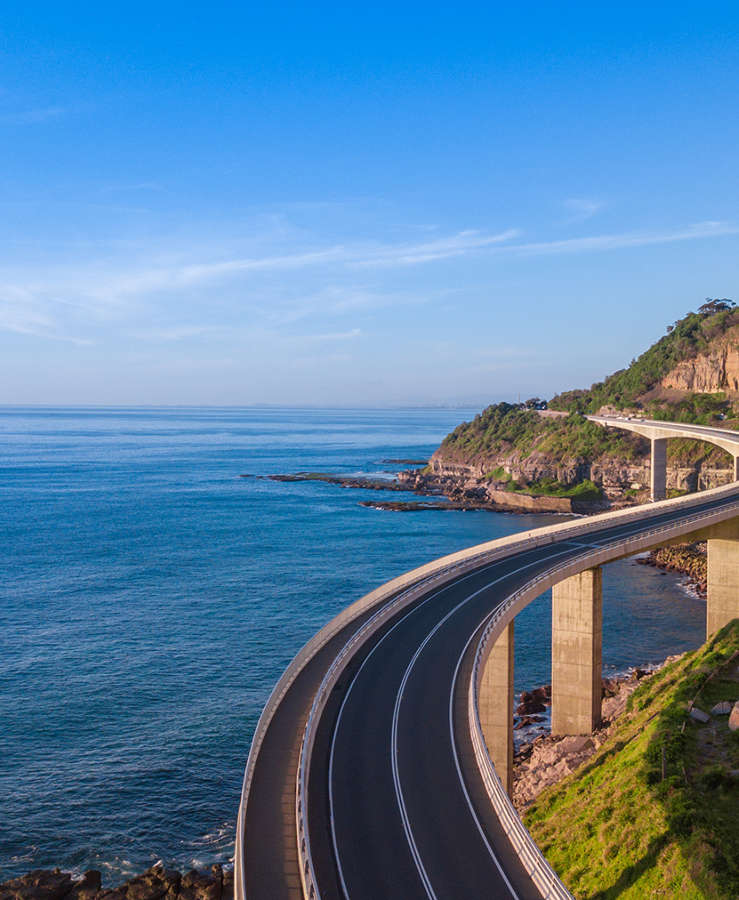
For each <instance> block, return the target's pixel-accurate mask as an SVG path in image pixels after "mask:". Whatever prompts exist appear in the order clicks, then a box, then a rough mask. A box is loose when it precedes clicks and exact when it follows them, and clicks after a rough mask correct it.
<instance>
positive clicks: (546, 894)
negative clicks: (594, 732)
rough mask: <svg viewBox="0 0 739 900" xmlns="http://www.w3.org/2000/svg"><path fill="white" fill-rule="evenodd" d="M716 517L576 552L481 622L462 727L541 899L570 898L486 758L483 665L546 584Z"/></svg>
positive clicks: (709, 515) (728, 509) (738, 505)
mask: <svg viewBox="0 0 739 900" xmlns="http://www.w3.org/2000/svg"><path fill="white" fill-rule="evenodd" d="M732 510H733V511H734V513H735V515H739V503H735V504H732V505H731V506H727V507H722V509H721V510H720V513H721V518H722V519H723V518H725V517H726V513H730V512H731V511H732ZM716 518H717V516H716V513H715V511H711V512H708V513H704V514H702V515H699V516H692V517H688V518H687V519H681V520H680V523H679V524H669V525H664V526H662V527H660V528H654V529H650V530H649V531H643V532H640V533H639V534H638V535H635V536H633V537H630V538H616V539H615V540H614V541H613V542H611V543H609V544H606V545H603V546H601V547H599V548H598V549H597V550H591V551H589V552H586V553H582V554H579V555H578V556H577V557H575V558H574V559H570V560H568V561H567V562H566V563H560V564H558V565H556V566H553V567H552V568H551V569H548V570H547V571H546V572H543V573H541V574H540V575H537V576H536V577H535V578H532V579H531V580H530V581H528V582H527V583H526V584H525V585H524V586H523V587H522V588H521V589H520V590H518V591H516V592H515V593H514V594H511V595H510V596H509V597H508V598H506V600H505V601H504V602H503V603H502V604H501V605H500V606H499V607H498V609H497V610H496V611H495V613H493V615H492V616H491V617H490V619H489V621H488V623H487V625H486V626H485V629H484V631H483V633H482V635H481V637H480V641H479V643H478V645H477V650H476V652H475V659H474V662H473V666H472V677H471V678H470V687H469V693H468V725H469V729H470V734H471V737H472V745H473V748H474V753H475V761H476V762H477V767H478V769H479V771H480V775H481V777H482V780H483V783H484V785H485V789H486V791H487V794H488V797H489V799H490V802H491V804H492V806H493V808H494V810H495V813H496V815H497V817H498V820H499V821H500V823H501V825H502V826H503V830H504V831H505V833H506V835H507V837H508V839H509V840H510V842H511V844H512V846H513V847H514V849H515V851H516V854H517V855H518V857H519V859H520V860H521V863H522V864H523V867H524V869H525V870H526V872H527V873H528V875H529V876H530V878H531V880H532V881H533V882H534V884H535V885H536V887H537V889H538V890H539V892H540V893H541V895H542V897H543V898H561V900H572V895H571V894H570V892H569V891H568V890H567V888H566V887H565V886H564V884H563V883H562V882H561V881H560V879H559V877H558V876H557V873H556V872H555V871H554V869H553V868H552V867H551V866H550V865H549V863H548V862H547V860H546V858H545V856H544V854H543V853H542V852H541V850H540V849H539V847H538V846H537V844H536V842H535V841H534V839H533V838H532V837H531V835H530V834H529V832H528V830H527V829H526V827H525V825H524V824H523V822H522V821H521V818H520V817H519V815H518V813H517V812H516V809H515V807H514V806H513V803H512V802H511V799H510V797H509V796H508V794H507V793H506V790H505V788H504V787H503V783H502V782H501V780H500V778H499V777H498V773H497V772H496V771H495V766H494V765H493V762H492V760H491V759H490V755H489V753H488V749H487V746H486V744H485V738H484V735H483V732H482V725H481V723H480V704H479V701H480V687H481V684H482V678H483V673H484V670H485V663H486V661H487V659H488V657H489V655H490V653H491V651H492V649H493V646H494V644H495V642H496V640H497V639H498V637H500V635H501V634H502V633H503V630H504V629H505V628H506V627H507V626H508V625H509V624H510V622H512V621H513V620H514V618H515V617H516V615H517V614H518V613H519V612H521V610H522V609H523V608H524V607H525V606H527V605H528V604H529V603H530V602H531V601H532V600H534V599H535V598H536V597H538V596H540V595H541V594H542V593H543V592H544V591H546V590H548V589H549V588H550V587H552V585H554V584H557V582H559V581H562V580H563V579H565V578H568V577H570V575H575V574H577V573H578V572H582V571H583V570H584V569H589V568H593V567H595V566H598V565H601V564H603V563H605V562H607V561H609V560H612V559H613V558H614V557H621V556H623V555H624V553H626V554H629V551H631V552H633V553H638V552H639V550H640V549H642V548H643V547H644V545H645V544H646V545H649V544H651V543H653V541H654V538H655V537H657V536H666V537H671V536H672V534H671V533H674V532H675V531H680V532H683V533H685V528H686V527H687V528H689V529H690V530H691V531H692V530H698V529H699V528H701V527H706V526H708V525H711V524H713V523H714V522H715V521H716Z"/></svg>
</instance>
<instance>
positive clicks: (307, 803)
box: [235, 416, 739, 900]
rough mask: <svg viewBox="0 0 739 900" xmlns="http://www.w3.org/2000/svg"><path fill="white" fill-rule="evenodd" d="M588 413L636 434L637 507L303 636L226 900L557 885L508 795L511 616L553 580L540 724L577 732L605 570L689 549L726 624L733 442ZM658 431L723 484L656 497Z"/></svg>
mask: <svg viewBox="0 0 739 900" xmlns="http://www.w3.org/2000/svg"><path fill="white" fill-rule="evenodd" d="M591 418H592V419H593V421H597V422H599V423H600V424H602V425H604V426H607V427H617V428H624V429H627V430H630V431H635V432H638V433H640V434H643V435H645V436H646V437H648V438H650V439H651V440H652V498H653V500H654V501H655V502H653V503H649V504H646V505H643V506H639V507H633V508H630V509H628V510H621V511H615V512H609V513H603V514H600V515H596V516H592V517H589V518H587V519H578V520H575V521H570V522H565V523H561V524H557V525H553V526H548V527H545V528H538V529H535V530H532V531H526V532H522V533H520V534H516V535H512V536H510V537H507V538H502V539H500V540H496V541H491V542H489V543H485V544H480V545H478V546H476V547H472V548H470V549H468V550H464V551H461V552H459V553H454V554H452V555H450V556H446V557H443V558H441V559H438V560H435V561H433V562H431V563H428V564H427V565H425V566H421V567H420V568H418V569H415V570H413V571H412V572H408V573H407V574H405V575H402V576H400V577H399V578H395V579H393V580H392V581H390V582H388V583H387V584H385V585H383V586H381V587H379V588H377V589H376V590H374V591H372V592H371V593H369V594H367V595H366V596H365V597H362V598H361V599H360V600H358V601H356V602H355V603H354V604H352V605H351V606H349V607H347V608H346V609H345V610H344V611H343V612H342V613H340V614H339V615H338V616H337V617H336V618H335V619H334V620H332V621H331V622H330V623H329V624H328V625H326V626H325V627H324V628H323V629H322V630H321V631H320V632H318V634H316V635H315V636H314V637H313V638H312V639H311V640H310V641H309V642H308V644H306V646H305V647H304V648H303V649H302V650H301V651H300V653H299V654H298V655H297V656H296V658H295V659H294V660H293V662H292V663H291V664H290V666H289V667H288V669H287V670H286V671H285V673H284V674H283V676H282V677H281V679H280V681H279V682H278V683H277V685H276V687H275V689H274V691H273V693H272V695H271V697H270V698H269V700H268V702H267V705H266V706H265V709H264V712H263V713H262V716H261V718H260V720H259V724H258V726H257V729H256V732H255V735H254V739H253V742H252V747H251V751H250V754H249V759H248V762H247V766H246V773H245V776H244V786H243V791H242V798H241V805H240V807H239V816H238V824H237V835H236V853H235V886H236V897H237V900H281V898H300V897H307V898H318V897H320V898H323V900H329V898H331V900H332V898H340V897H347V898H351V900H383V898H398V900H401V898H402V900H413V898H419V900H423V898H439V900H458V898H475V897H482V896H491V897H506V898H507V897H510V898H521V900H523V898H527V900H528V898H541V897H561V898H566V897H569V896H570V895H569V893H568V892H567V890H566V888H565V887H564V885H562V883H561V882H560V881H559V879H558V878H557V875H556V873H555V872H554V871H553V870H552V869H551V867H550V866H549V865H548V863H547V862H546V860H545V859H544V857H543V855H542V854H541V852H540V851H539V849H538V848H537V847H536V845H535V844H534V842H533V841H532V839H531V837H530V835H529V834H528V832H527V831H526V829H525V828H524V826H523V824H522V822H521V820H520V819H519V817H518V815H517V813H516V811H515V809H514V808H513V806H512V804H511V803H510V800H509V798H508V793H509V792H510V787H511V775H512V761H513V641H514V620H515V616H516V614H517V613H518V612H520V611H521V610H522V609H523V608H524V607H525V606H526V605H527V604H528V603H530V602H531V601H532V600H533V599H535V598H536V597H537V596H539V595H540V594H541V593H543V592H544V591H546V590H547V589H548V588H552V596H553V603H552V730H553V732H554V733H556V734H586V733H589V732H590V731H591V730H592V729H593V728H594V727H595V726H597V724H598V723H599V720H600V703H601V698H600V678H601V668H602V665H601V629H602V597H601V581H602V578H601V571H602V570H601V567H602V566H603V565H605V564H606V563H609V562H612V561H614V560H617V559H621V558H623V557H626V556H630V555H632V554H634V553H639V552H642V551H645V550H650V549H653V548H655V547H659V546H663V545H665V544H670V543H673V542H677V541H684V540H707V541H708V599H707V619H706V632H707V634H708V635H710V634H712V633H714V632H715V631H717V630H718V629H719V628H721V627H722V626H723V625H724V624H725V623H727V622H728V621H730V620H731V619H732V618H734V617H736V616H739V482H738V481H737V480H736V479H737V477H738V475H739V472H737V459H739V433H737V432H732V431H728V430H723V429H715V428H704V427H699V426H689V425H682V424H677V423H667V422H656V421H647V420H641V419H622V418H607V417H597V416H594V417H591ZM674 437H694V438H698V439H700V440H704V441H708V442H710V443H714V444H717V445H718V446H720V447H722V448H723V449H725V450H727V451H728V452H729V453H730V454H731V455H732V457H733V458H734V478H735V481H734V482H733V483H731V484H728V485H725V486H723V487H719V488H714V489H712V490H709V491H704V492H702V493H699V494H691V495H688V496H683V497H679V498H675V499H672V500H664V499H663V498H664V496H665V459H666V457H665V442H666V441H667V440H669V439H670V438H674Z"/></svg>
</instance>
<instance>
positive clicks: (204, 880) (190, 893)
mask: <svg viewBox="0 0 739 900" xmlns="http://www.w3.org/2000/svg"><path fill="white" fill-rule="evenodd" d="M213 868H214V869H218V870H219V871H218V872H217V873H215V872H211V873H208V872H198V871H197V869H191V870H190V871H189V872H187V873H186V874H185V875H183V876H182V882H181V884H180V898H181V900H221V890H222V885H223V877H222V873H221V871H220V866H214V867H213Z"/></svg>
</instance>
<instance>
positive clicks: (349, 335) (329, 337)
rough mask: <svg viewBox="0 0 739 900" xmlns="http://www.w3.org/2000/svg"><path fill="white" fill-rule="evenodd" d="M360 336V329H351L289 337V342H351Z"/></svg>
mask: <svg viewBox="0 0 739 900" xmlns="http://www.w3.org/2000/svg"><path fill="white" fill-rule="evenodd" d="M361 334H362V331H361V329H359V328H352V329H351V330H350V331H330V332H327V333H325V334H301V335H291V337H290V340H297V341H300V342H301V343H322V342H324V341H327V342H335V341H351V340H354V338H358V337H359V336H360V335H361Z"/></svg>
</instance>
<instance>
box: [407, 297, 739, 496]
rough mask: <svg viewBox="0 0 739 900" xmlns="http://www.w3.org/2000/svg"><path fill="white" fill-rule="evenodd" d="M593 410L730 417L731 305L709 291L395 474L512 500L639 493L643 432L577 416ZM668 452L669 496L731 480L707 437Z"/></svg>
mask: <svg viewBox="0 0 739 900" xmlns="http://www.w3.org/2000/svg"><path fill="white" fill-rule="evenodd" d="M594 413H601V414H618V415H624V414H626V415H638V416H642V417H645V418H654V419H664V420H671V421H678V422H693V423H696V424H703V425H711V426H713V427H729V428H739V309H737V308H736V307H735V306H734V305H733V303H731V302H730V301H708V302H707V303H705V304H703V306H701V307H700V309H699V310H698V312H695V313H688V315H686V316H685V317H683V318H682V319H679V320H678V321H677V322H676V323H675V324H674V325H671V326H669V327H668V329H667V334H665V335H664V336H663V337H662V338H660V339H659V340H658V341H657V342H656V343H654V344H653V345H652V346H651V347H650V348H649V349H648V350H647V351H645V352H644V353H643V354H642V355H641V356H640V357H639V358H638V359H635V360H633V361H632V362H631V364H630V365H629V366H628V368H626V369H622V370H620V371H619V372H615V373H614V374H613V375H610V376H609V377H607V378H606V379H605V380H604V381H602V382H599V383H597V384H594V385H592V386H591V387H590V388H588V389H586V390H572V391H567V392H565V393H563V394H559V395H557V396H555V397H553V398H552V399H551V400H550V401H549V402H548V403H547V402H546V401H543V400H541V399H539V398H538V397H534V398H532V399H531V400H528V401H526V402H525V403H497V404H493V405H491V406H489V407H487V408H486V409H484V410H483V411H482V412H481V413H480V414H479V415H477V416H475V418H474V419H473V420H472V421H470V422H463V423H462V424H460V425H459V426H458V427H457V428H455V429H454V431H452V432H451V434H448V435H447V436H446V437H445V438H444V440H443V441H442V443H441V445H440V446H439V447H438V449H437V450H436V451H435V452H434V453H433V455H432V456H431V459H430V460H429V462H428V464H427V465H426V466H424V467H423V468H416V469H414V470H411V471H404V472H401V473H399V476H398V480H399V483H400V484H401V485H405V486H406V487H407V488H408V489H409V490H414V491H417V492H420V493H426V492H430V493H442V494H444V495H445V496H447V497H449V499H450V500H452V501H454V502H460V503H461V502H464V503H471V504H478V505H480V506H484V507H486V508H497V509H511V510H516V511H534V512H563V513H566V512H572V513H589V512H597V511H598V510H601V509H605V508H615V507H620V506H628V505H632V504H637V503H642V502H645V501H646V500H648V498H649V484H650V475H651V465H650V444H649V441H648V440H646V439H645V438H642V437H640V436H639V435H636V434H632V433H629V432H623V431H619V430H618V429H604V428H603V427H601V426H600V425H597V424H596V423H594V422H591V421H589V420H588V419H586V418H585V416H586V415H587V414H594ZM667 454H668V460H667V461H668V467H667V488H668V491H669V492H670V493H671V494H672V495H673V496H674V495H677V494H679V493H685V492H692V491H699V490H706V489H708V488H712V487H718V486H719V485H723V484H727V483H729V482H730V481H731V480H732V479H733V468H732V460H731V459H730V457H729V456H728V454H727V453H725V452H724V451H723V450H721V449H720V448H718V447H715V446H712V445H711V444H708V443H705V442H702V441H695V440H689V439H684V440H671V441H669V443H668V445H667Z"/></svg>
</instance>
